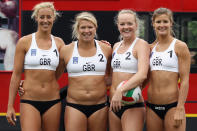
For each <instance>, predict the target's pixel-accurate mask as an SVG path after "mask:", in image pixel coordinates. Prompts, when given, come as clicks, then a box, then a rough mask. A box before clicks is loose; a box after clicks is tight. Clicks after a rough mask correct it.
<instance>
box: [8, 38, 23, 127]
mask: <svg viewBox="0 0 197 131" xmlns="http://www.w3.org/2000/svg"><path fill="white" fill-rule="evenodd" d="M25 44H26V40H25V39H24V38H21V39H20V40H19V41H18V43H17V45H16V51H15V57H14V69H13V73H12V76H11V81H10V87H9V99H8V108H7V115H6V118H7V120H8V122H9V123H10V124H11V125H15V122H14V121H16V116H15V111H14V101H15V98H16V94H17V91H18V87H19V84H20V80H21V74H22V71H23V65H24V57H25V52H26V51H25ZM26 45H27V44H26ZM13 119H14V121H13Z"/></svg>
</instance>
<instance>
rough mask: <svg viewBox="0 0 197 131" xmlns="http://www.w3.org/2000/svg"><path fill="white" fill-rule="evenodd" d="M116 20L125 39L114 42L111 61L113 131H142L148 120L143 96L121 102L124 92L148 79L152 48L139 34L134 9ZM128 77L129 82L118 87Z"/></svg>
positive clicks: (110, 113)
mask: <svg viewBox="0 0 197 131" xmlns="http://www.w3.org/2000/svg"><path fill="white" fill-rule="evenodd" d="M115 22H116V24H117V27H118V30H119V32H120V36H121V38H122V39H121V41H120V42H117V43H116V44H115V45H114V47H113V55H112V61H111V66H112V68H113V73H112V87H111V90H110V111H109V124H110V131H129V130H132V131H142V130H143V127H144V122H145V107H144V100H143V97H142V96H141V97H140V99H139V101H137V102H136V103H134V104H131V105H125V104H122V102H121V100H122V95H123V94H124V93H125V92H127V91H129V90H131V89H134V88H135V87H137V86H140V85H141V84H142V82H143V81H144V80H145V79H146V78H147V72H148V68H149V53H150V48H149V46H148V43H147V42H146V41H144V40H142V39H140V38H138V37H137V30H138V27H139V24H138V18H137V15H136V13H135V12H134V11H132V10H129V9H123V10H121V11H119V13H118V15H117V17H116V21H115ZM125 80H127V83H126V84H124V85H123V86H121V87H120V88H117V87H118V85H119V84H120V83H121V82H122V81H125Z"/></svg>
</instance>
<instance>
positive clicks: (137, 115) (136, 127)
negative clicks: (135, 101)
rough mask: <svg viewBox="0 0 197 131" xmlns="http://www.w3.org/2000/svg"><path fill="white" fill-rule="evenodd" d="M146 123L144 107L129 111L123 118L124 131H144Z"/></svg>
mask: <svg viewBox="0 0 197 131" xmlns="http://www.w3.org/2000/svg"><path fill="white" fill-rule="evenodd" d="M144 122H145V108H144V107H141V108H131V109H127V110H126V111H125V112H124V113H123V115H122V117H121V124H122V129H123V131H131V130H132V131H142V130H143V128H144Z"/></svg>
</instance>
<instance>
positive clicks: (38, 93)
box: [6, 2, 64, 131]
mask: <svg viewBox="0 0 197 131" xmlns="http://www.w3.org/2000/svg"><path fill="white" fill-rule="evenodd" d="M56 17H57V12H56V10H55V8H54V5H53V3H51V2H42V3H39V4H37V5H35V6H34V9H33V14H32V18H33V19H34V20H35V21H36V22H37V25H38V26H37V31H36V32H35V33H32V34H30V35H27V36H24V37H22V38H20V39H19V41H18V43H17V46H16V52H15V58H14V70H13V73H12V77H11V82H10V88H9V100H8V109H7V116H6V117H7V120H8V122H9V123H10V124H11V125H15V121H16V116H15V110H14V101H15V97H16V94H17V90H18V87H19V84H20V80H21V74H22V71H23V68H24V75H25V81H24V83H23V88H24V90H25V93H24V94H23V95H22V96H21V100H20V123H21V130H22V131H26V130H28V131H30V130H32V131H40V130H43V131H58V130H59V120H60V112H61V103H60V95H59V85H58V83H57V79H58V77H59V76H60V74H61V72H62V71H63V68H62V67H63V66H60V65H63V64H61V63H60V62H59V51H60V48H61V47H62V46H63V45H64V42H63V41H62V39H60V38H58V37H55V36H53V35H52V34H51V30H52V27H53V23H54V21H55V19H56ZM54 120H55V121H54Z"/></svg>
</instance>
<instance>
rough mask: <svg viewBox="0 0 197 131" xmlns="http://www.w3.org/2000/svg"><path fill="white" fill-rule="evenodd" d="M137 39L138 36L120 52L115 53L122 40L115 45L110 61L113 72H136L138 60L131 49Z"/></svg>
mask: <svg viewBox="0 0 197 131" xmlns="http://www.w3.org/2000/svg"><path fill="white" fill-rule="evenodd" d="M138 39H139V38H136V39H135V40H134V41H133V43H132V44H131V46H130V47H129V48H128V49H127V51H126V52H124V53H122V54H119V53H117V50H118V48H119V47H120V45H121V44H122V42H121V43H120V44H119V45H118V46H117V47H116V49H115V50H114V52H113V54H112V61H111V67H112V68H113V72H126V73H137V71H138V60H137V59H136V58H135V57H134V56H133V53H132V51H133V47H134V46H135V44H136V42H137V40H138Z"/></svg>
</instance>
